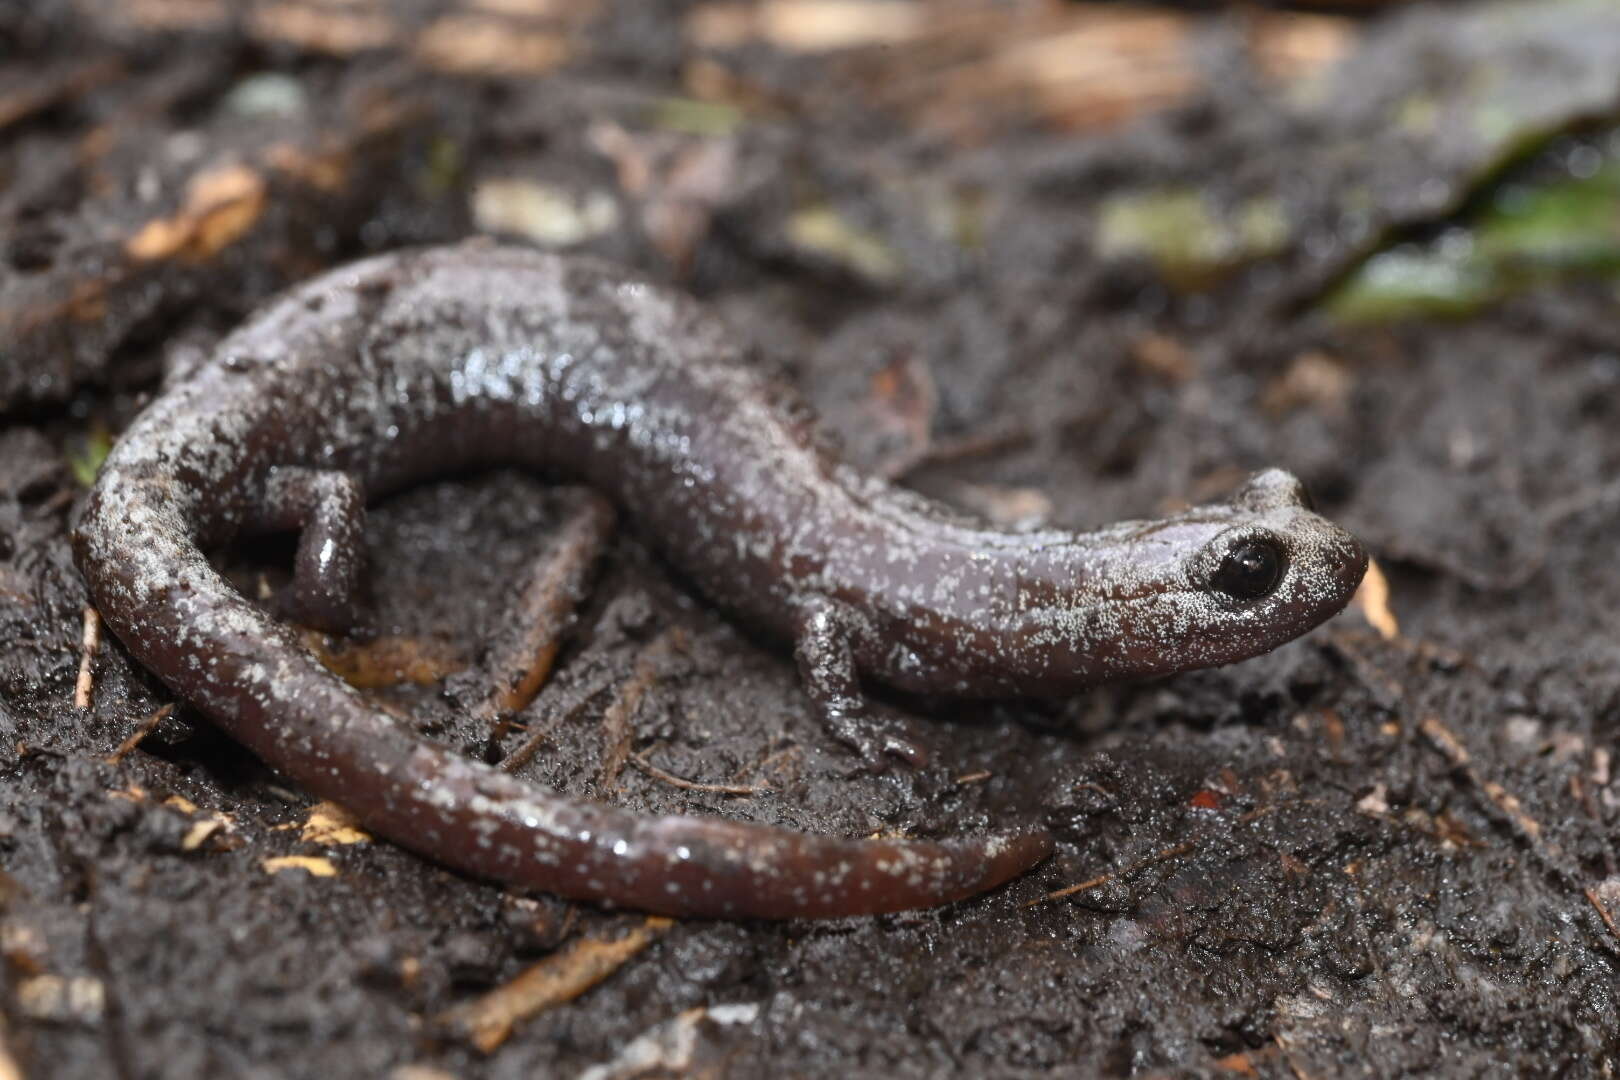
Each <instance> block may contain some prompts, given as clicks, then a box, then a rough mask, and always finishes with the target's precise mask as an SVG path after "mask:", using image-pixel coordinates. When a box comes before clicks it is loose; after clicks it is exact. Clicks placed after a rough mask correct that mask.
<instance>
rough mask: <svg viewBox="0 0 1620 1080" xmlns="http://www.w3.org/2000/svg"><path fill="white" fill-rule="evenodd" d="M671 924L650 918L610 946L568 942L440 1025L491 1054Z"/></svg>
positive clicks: (591, 940) (587, 940) (455, 1011)
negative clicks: (522, 1026)
mask: <svg viewBox="0 0 1620 1080" xmlns="http://www.w3.org/2000/svg"><path fill="white" fill-rule="evenodd" d="M673 925H674V920H672V919H666V918H662V917H657V916H655V917H652V918H649V919H647V920H646V921H645V922H643V923H642V924H641V925H640V926H638V927H637V928H636V929H634V930H632V931H630V933H628V934H626V935H625V936H623V937H621V938H618V939H617V940H614V941H601V940H598V939H595V938H581V939H579V940H577V941H574V942H571V943H570V944H568V945H567V946H566V947H564V948H563V949H561V950H560V951H558V952H556V953H553V954H552V955H551V956H548V957H546V958H545V959H544V960H542V961H540V962H539V963H538V964H535V965H534V966H533V967H530V968H528V969H527V970H526V971H524V972H523V973H522V974H520V975H518V977H517V978H515V979H513V980H512V981H511V982H508V983H505V984H503V985H501V986H498V987H496V988H495V989H494V990H491V991H490V992H489V993H487V994H485V995H484V996H482V997H480V998H476V999H475V1000H473V1001H470V1002H468V1003H467V1004H465V1005H462V1006H459V1007H457V1008H454V1009H451V1010H450V1011H448V1012H446V1013H444V1014H442V1015H441V1016H440V1018H439V1020H440V1023H442V1024H444V1025H445V1026H446V1027H448V1028H449V1029H450V1030H452V1031H454V1032H456V1033H457V1034H459V1035H460V1036H462V1037H463V1038H465V1039H467V1040H468V1041H469V1042H471V1043H472V1044H473V1045H474V1046H475V1047H477V1048H478V1049H479V1050H480V1051H482V1052H483V1053H486V1054H488V1053H492V1052H493V1051H494V1050H495V1049H496V1048H497V1047H499V1046H500V1045H501V1044H502V1043H503V1042H505V1041H506V1040H507V1038H508V1037H509V1036H510V1035H511V1034H512V1029H513V1027H514V1026H515V1025H517V1024H518V1023H519V1022H521V1021H523V1020H527V1019H528V1018H530V1017H532V1016H536V1015H538V1014H539V1013H542V1012H544V1011H545V1010H547V1009H550V1008H554V1007H556V1006H558V1005H562V1004H565V1003H567V1002H569V1001H572V1000H574V999H575V998H577V997H579V996H580V995H581V994H583V993H584V992H585V991H587V990H589V989H590V988H591V987H593V986H595V985H596V984H597V983H599V982H601V981H602V980H603V979H606V978H607V977H608V976H609V975H612V974H613V973H614V972H615V971H617V970H619V968H620V967H622V966H624V964H625V963H626V962H627V961H628V960H630V959H631V958H632V957H633V956H635V955H636V954H637V953H639V952H641V951H642V950H643V949H645V948H646V947H647V946H648V945H651V944H652V943H653V942H654V941H656V940H657V939H658V937H659V936H660V935H661V934H663V932H664V931H666V930H668V929H669V928H670V927H671V926H673Z"/></svg>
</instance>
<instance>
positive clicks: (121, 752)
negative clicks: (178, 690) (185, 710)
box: [107, 701, 174, 765]
mask: <svg viewBox="0 0 1620 1080" xmlns="http://www.w3.org/2000/svg"><path fill="white" fill-rule="evenodd" d="M172 712H174V702H172V701H171V702H169V704H167V705H165V706H163V707H162V708H161V709H158V710H157V711H156V712H154V713H153V714H152V715H151V716H148V717H147V718H146V719H145V720H142V721H141V722H140V723H139V724H137V725H135V730H134V731H132V732H130V735H129V738H127V739H125V740H124V741H123V742H121V743H119V744H118V749H116V750H114V751H113V752H112V753H111V754H110V755H109V756H108V757H107V763H108V764H109V765H116V764H118V763H119V762H120V761H123V760H124V758H125V757H127V756H129V752H130V751H131V750H134V749H135V748H136V747H137V746H139V745H141V740H142V739H144V738H146V737H147V736H148V735H150V734H152V732H153V730H154V729H156V727H157V726H158V725H159V724H161V723H163V721H164V719H165V718H166V717H167V716H168V715H169V714H170V713H172Z"/></svg>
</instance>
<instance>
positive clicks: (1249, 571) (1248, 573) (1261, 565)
mask: <svg viewBox="0 0 1620 1080" xmlns="http://www.w3.org/2000/svg"><path fill="white" fill-rule="evenodd" d="M1282 570H1283V555H1282V551H1281V550H1279V549H1278V547H1277V545H1276V544H1273V543H1271V542H1269V541H1266V540H1240V541H1239V542H1238V543H1236V544H1233V545H1232V550H1230V551H1228V552H1227V553H1226V558H1224V559H1222V560H1221V565H1220V568H1219V569H1217V570H1216V571H1215V573H1214V574H1212V575H1210V579H1209V583H1210V585H1212V586H1213V587H1215V588H1216V589H1219V590H1220V591H1221V592H1223V593H1225V594H1226V595H1227V596H1230V597H1232V598H1233V599H1235V600H1258V599H1260V597H1262V596H1265V595H1266V594H1267V593H1269V592H1271V590H1272V589H1275V588H1276V587H1277V582H1278V581H1280V580H1281V579H1282Z"/></svg>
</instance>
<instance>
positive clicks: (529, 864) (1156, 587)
mask: <svg viewBox="0 0 1620 1080" xmlns="http://www.w3.org/2000/svg"><path fill="white" fill-rule="evenodd" d="M789 400H790V399H788V398H786V397H785V396H784V395H783V394H782V393H781V392H780V391H779V390H778V389H777V388H775V387H774V386H773V384H772V383H771V382H770V381H769V380H768V379H766V378H765V377H764V376H763V375H761V374H760V373H759V372H758V371H757V370H755V369H754V368H752V367H751V366H750V365H749V364H748V363H747V362H746V361H745V358H744V357H743V356H742V355H741V351H740V350H739V348H738V346H737V345H736V344H734V343H733V341H732V339H731V338H730V337H729V336H728V335H727V334H726V332H725V331H724V330H723V329H722V327H721V326H720V325H719V324H718V323H717V322H716V321H715V320H714V319H713V318H712V317H710V316H709V315H707V314H705V313H704V311H703V310H702V309H701V308H700V307H699V306H698V305H697V304H696V303H695V302H693V301H691V300H690V299H687V298H685V297H682V296H679V295H676V294H673V293H671V292H667V291H665V290H663V289H659V288H655V287H653V286H650V285H647V284H643V283H641V282H639V281H636V280H634V279H632V278H628V277H625V276H623V274H622V273H620V272H619V271H616V270H613V269H610V268H607V267H605V266H602V265H599V264H597V263H594V262H589V261H583V260H575V259H568V258H559V257H554V256H549V255H544V254H539V253H536V252H533V251H527V250H519V249H512V248H501V247H495V246H490V245H485V244H468V245H464V246H460V247H452V248H443V249H437V250H428V251H418V252H407V253H399V254H392V255H385V256H382V257H379V258H374V259H370V260H367V261H365V262H362V263H358V264H355V265H352V266H348V267H345V268H343V269H341V270H338V271H335V272H333V273H330V274H327V275H325V276H324V277H322V278H320V279H318V280H316V281H313V282H310V283H308V284H306V285H304V286H302V287H301V288H298V289H296V290H294V291H293V292H291V293H289V294H288V295H287V296H285V297H284V298H282V299H281V300H279V301H278V302H276V303H274V304H272V305H271V306H270V307H268V308H267V309H266V310H264V311H262V312H261V313H259V314H258V315H257V316H256V317H254V318H253V319H251V320H250V321H249V322H248V323H247V325H245V326H244V327H242V328H241V329H239V330H238V331H236V332H235V333H234V334H232V335H231V336H230V337H228V338H227V339H225V340H224V341H223V342H222V343H221V344H220V346H219V348H218V352H217V354H216V356H215V358H214V359H213V361H212V362H211V363H209V364H207V365H205V366H204V367H203V368H202V369H201V370H199V371H198V372H197V373H196V374H195V375H194V377H192V378H191V379H189V380H188V381H186V382H184V383H183V384H182V385H180V386H177V387H175V388H174V389H172V390H170V391H168V392H166V393H165V394H163V395H162V396H161V397H160V398H159V399H158V400H157V401H156V402H154V403H153V404H152V406H151V407H150V408H149V409H147V410H146V412H145V413H144V414H142V415H141V416H140V417H139V419H137V420H136V422H135V423H134V424H133V425H132V426H131V427H130V429H129V430H128V431H127V432H126V433H125V434H124V437H123V438H122V440H120V442H119V443H118V446H117V447H116V448H115V449H114V450H113V452H112V455H111V456H110V457H109V458H108V460H107V463H106V466H105V467H104V468H103V470H102V473H101V477H100V479H99V480H98V481H97V483H96V486H95V490H94V491H93V492H92V493H91V495H90V497H89V499H88V501H87V504H86V505H85V507H84V511H83V516H82V518H81V520H80V523H79V527H78V530H77V533H76V537H75V544H76V555H77V559H78V564H79V567H80V569H81V570H82V571H83V573H84V576H85V580H86V581H87V582H88V583H89V587H90V593H91V596H92V597H93V598H94V600H95V603H96V605H97V606H98V607H99V608H100V610H101V614H102V616H103V617H104V619H105V620H106V623H107V625H108V626H109V627H111V628H112V630H113V631H114V632H115V633H116V634H117V635H118V637H119V638H120V639H121V640H122V641H123V643H124V644H125V645H126V646H127V647H128V649H129V651H130V652H131V653H133V654H134V656H135V657H136V658H137V659H138V660H140V662H141V663H143V664H145V665H146V666H147V667H148V668H150V669H151V670H152V671H154V672H155V673H157V675H158V676H159V677H160V678H162V679H163V681H164V682H165V683H167V684H168V685H169V686H170V687H171V688H172V689H173V690H174V692H175V693H177V694H178V695H180V696H181V697H183V698H185V699H187V700H188V701H191V702H193V703H194V704H196V705H197V706H198V707H199V708H201V709H202V710H203V711H204V712H206V713H208V714H209V715H210V716H212V717H213V718H214V719H215V720H217V721H218V722H219V723H220V724H221V725H222V726H223V727H224V728H225V729H226V730H227V731H229V732H230V733H231V734H232V735H234V736H235V737H236V738H237V739H239V740H241V741H242V742H243V743H245V744H246V745H247V746H249V747H250V748H252V750H253V751H254V752H255V753H257V754H259V755H260V756H261V757H262V758H263V759H264V760H265V761H267V762H269V763H270V764H271V765H272V766H274V767H275V768H277V769H279V770H281V771H282V772H284V773H286V774H287V775H288V776H290V777H292V778H293V779H295V780H296V781H297V782H298V783H300V784H302V785H303V786H304V787H306V788H308V789H309V790H310V791H312V792H314V793H315V794H317V795H319V796H322V797H325V798H331V799H334V800H336V801H338V802H340V803H342V804H343V805H345V806H347V807H349V808H350V809H351V810H353V811H354V812H355V813H356V814H357V815H358V816H359V818H360V820H361V821H362V822H364V823H365V824H366V825H367V826H368V827H369V828H371V829H373V830H375V831H376V832H378V833H380V834H381V835H383V836H386V837H389V838H391V839H393V840H395V841H397V842H398V843H400V844H403V845H405V846H407V847H410V848H414V849H415V850H417V851H420V852H422V853H424V854H426V855H429V856H431V857H433V858H435V859H437V860H439V861H441V862H443V863H446V864H448V865H450V866H453V867H457V868H460V869H462V870H466V871H470V872H472V873H475V874H480V875H485V876H488V877H491V878H497V879H500V880H502V881H506V882H511V883H514V884H519V885H523V886H530V887H534V888H538V889H545V890H548V891H551V892H555V893H561V894H562V895H564V896H569V897H574V898H578V899H585V900H596V901H603V902H607V903H612V904H618V905H623V906H626V907H634V908H641V909H644V910H648V911H655V912H663V913H668V914H675V915H702V916H754V917H764V918H786V917H825V916H840V915H855V914H864V913H871V912H881V911H897V910H902V909H905V908H913V907H922V906H928V905H932V904H940V903H944V902H947V901H950V900H955V899H958V898H961V897H965V896H970V895H972V894H974V893H977V892H980V891H981V890H984V889H988V888H990V887H992V886H994V885H997V884H999V883H1001V882H1003V881H1006V880H1007V879H1008V878H1011V877H1013V876H1015V875H1017V874H1019V873H1021V872H1022V871H1024V870H1025V869H1027V868H1028V867H1030V866H1031V865H1033V864H1034V863H1036V862H1038V861H1039V860H1040V859H1042V858H1043V857H1045V856H1046V854H1047V853H1048V852H1049V851H1050V849H1051V839H1050V838H1049V837H1048V836H1047V835H1046V834H1045V833H1042V832H1033V831H1032V832H1009V833H1003V834H997V835H991V836H984V837H976V838H970V839H961V840H954V841H945V842H929V841H922V840H879V839H858V840H848V839H837V838H829V837H818V836H809V835H804V834H800V833H795V832H790V831H787V830H783V829H776V828H768V827H764V826H758V825H748V824H740V823H734V822H728V821H721V820H718V819H709V818H694V817H662V818H647V817H641V816H637V815H634V814H631V813H628V812H626V811H623V810H619V809H615V808H611V807H606V806H601V805H596V804H590V803H580V802H576V801H573V800H570V799H567V798H564V797H562V796H560V795H558V794H556V793H553V792H548V791H545V790H542V789H539V788H536V787H534V786H532V785H530V784H526V783H523V782H521V781H519V780H516V779H514V778H512V777H510V776H508V775H505V774H503V773H500V772H498V771H495V770H493V769H490V768H487V767H485V766H484V765H481V764H478V763H476V762H472V761H468V760H465V759H463V758H461V757H459V756H457V755H455V754H452V753H449V752H448V751H446V750H443V749H441V748H439V747H438V746H436V745H433V744H431V743H429V742H427V741H425V740H423V739H422V738H420V737H418V736H417V735H415V734H414V733H412V732H410V731H408V730H406V729H405V728H404V727H403V726H402V725H400V724H399V723H398V722H396V721H395V720H393V719H391V718H390V717H389V716H388V715H386V714H385V713H383V712H381V711H379V710H377V709H375V708H373V707H371V706H370V705H368V704H367V703H366V702H365V700H364V699H363V698H362V697H361V696H360V694H359V693H358V692H357V691H355V690H354V689H352V688H351V687H349V686H348V685H346V684H345V683H344V682H342V681H341V680H340V679H338V678H337V677H336V676H335V675H333V674H331V673H330V672H328V671H327V670H325V669H324V668H323V667H322V666H321V665H320V663H318V662H317V660H316V659H315V657H314V656H312V655H311V654H310V653H309V651H308V650H306V649H305V648H304V647H302V646H301V645H300V644H299V642H298V641H297V639H296V638H295V637H294V635H293V633H292V632H291V631H290V630H289V629H287V628H286V627H285V626H283V625H282V624H280V623H279V622H277V621H276V620H275V619H272V618H271V617H269V616H268V615H267V614H265V613H264V612H263V611H261V610H260V609H259V608H258V607H256V606H254V605H253V604H251V603H249V602H248V601H247V600H245V599H244V598H243V597H241V596H240V595H239V594H237V593H236V592H235V591H234V590H233V589H231V588H230V587H229V586H228V585H227V584H226V582H225V581H224V580H223V579H222V578H221V577H220V576H219V574H218V573H216V572H215V571H214V570H213V569H212V568H211V566H210V565H209V563H208V561H207V560H206V559H205V557H204V555H203V550H204V549H206V548H210V547H215V546H218V545H221V544H224V543H227V542H228V541H230V540H231V539H232V538H233V537H235V536H237V535H239V534H242V533H245V532H249V531H256V530H264V529H285V528H294V527H297V528H302V530H303V533H302V537H301V539H300V543H299V549H298V554H297V564H296V574H295V581H294V589H295V592H296V595H297V598H298V613H299V617H300V619H301V620H302V621H306V622H309V623H312V624H315V625H320V626H324V627H327V628H334V629H340V628H342V627H344V626H345V625H348V624H349V623H350V622H351V621H352V620H353V619H354V617H355V601H354V594H355V587H356V583H357V582H358V580H359V577H360V572H361V565H360V556H361V533H362V515H363V508H364V504H365V501H366V500H367V499H370V498H375V497H376V496H378V495H380V494H382V493H385V492H389V491H393V490H395V489H398V488H401V487H404V486H406V485H409V484H412V483H415V482H417V481H420V480H422V479H424V478H426V477H430V476H434V475H438V474H443V473H446V472H448V471H451V470H458V469H465V468H468V467H472V466H485V465H495V464H498V463H499V464H518V465H524V466H532V467H536V468H539V467H544V468H547V469H557V468H560V469H562V470H564V471H566V472H570V473H572V474H574V475H576V476H578V477H580V478H582V479H584V480H585V481H587V482H589V483H590V484H593V485H595V486H596V487H597V488H599V489H601V490H602V491H603V492H605V493H607V494H608V495H610V496H611V497H612V498H613V499H614V500H615V501H616V502H617V503H618V504H619V505H620V506H621V507H623V508H624V509H625V510H627V511H628V512H629V513H630V514H631V515H633V517H634V518H635V520H636V521H637V522H639V523H640V525H641V526H642V528H643V531H644V533H645V535H646V536H647V537H648V538H649V539H650V540H652V541H654V542H655V543H656V544H657V545H658V546H659V547H660V548H661V549H662V550H663V552H664V553H665V554H666V555H667V556H668V557H669V558H670V559H671V560H673V562H674V563H675V564H677V565H678V566H680V567H681V568H682V569H684V570H685V571H686V572H687V573H688V574H690V575H691V577H692V579H693V580H694V581H695V582H696V584H697V585H698V586H699V587H700V588H701V589H702V590H703V591H704V592H705V593H706V594H707V595H708V596H709V597H711V598H712V599H714V600H715V601H717V602H719V603H721V604H723V605H724V606H725V607H727V608H728V609H730V610H731V611H733V612H734V613H735V614H737V615H738V616H740V617H742V618H743V619H746V620H748V621H750V622H751V623H753V624H755V625H757V626H760V627H762V628H765V629H767V630H769V631H773V632H775V633H777V634H780V635H781V636H782V637H783V638H786V639H790V640H792V641H794V642H796V643H797V655H798V658H799V664H800V667H801V669H802V672H803V676H804V682H805V685H806V686H807V687H808V689H809V692H810V695H811V697H812V698H813V699H814V700H815V701H816V703H817V704H818V706H819V707H820V709H821V711H822V712H823V714H824V715H825V717H826V718H827V721H828V723H829V725H830V728H831V730H832V731H833V732H834V733H835V734H836V735H837V736H838V737H839V738H840V739H842V740H844V741H845V742H848V743H850V744H852V745H854V746H855V747H856V748H857V749H858V750H860V751H861V752H862V753H864V754H866V755H867V756H868V757H869V758H871V757H874V756H880V755H881V754H883V753H885V752H889V753H907V752H909V750H910V747H909V746H908V745H907V744H906V743H904V742H903V741H902V740H898V739H896V738H894V737H892V736H883V735H880V734H876V733H874V729H873V728H872V726H871V725H870V723H869V722H868V720H867V717H866V715H865V705H864V701H863V698H862V695H861V691H860V684H859V678H860V677H861V676H866V677H870V678H873V679H877V680H880V681H882V682H884V683H887V684H889V685H891V686H894V687H898V688H901V689H904V690H910V691H922V692H927V693H933V694H941V693H942V694H952V695H966V696H981V695H995V696H1001V695H1024V694H1062V693H1066V692H1068V691H1071V690H1074V689H1076V688H1078V687H1083V686H1086V685H1088V684H1092V683H1096V682H1098V681H1101V680H1106V679H1120V678H1136V677H1143V676H1152V675H1162V674H1166V673H1169V672H1176V671H1184V670H1187V669H1189V668H1199V667H1206V666H1210V665H1216V664H1226V663H1230V662H1232V661H1235V660H1241V659H1243V658H1245V657H1250V656H1254V655H1256V654H1258V653H1263V652H1265V651H1266V650H1268V649H1271V648H1273V647H1274V646H1276V645H1279V644H1281V643H1282V642H1285V641H1287V640H1289V639H1290V638H1293V637H1295V636H1297V635H1299V634H1301V633H1303V632H1305V631H1306V630H1308V629H1310V628H1311V627H1313V626H1315V625H1316V624H1318V623H1320V622H1321V621H1322V620H1323V619H1326V618H1327V617H1328V616H1330V615H1332V614H1333V613H1335V612H1337V611H1338V610H1339V609H1340V608H1342V607H1343V606H1344V605H1345V603H1346V602H1347V601H1348V600H1349V598H1350V596H1351V594H1352V592H1353V591H1354V590H1355V588H1356V585H1357V583H1358V582H1359V581H1360V580H1361V576H1362V572H1363V570H1364V569H1365V566H1366V555H1365V554H1364V553H1363V551H1362V549H1361V547H1360V545H1359V544H1357V543H1356V541H1355V540H1354V539H1352V538H1351V537H1350V536H1349V535H1348V534H1346V533H1345V532H1344V531H1343V530H1341V529H1339V528H1338V527H1336V526H1334V525H1332V524H1331V523H1329V522H1328V521H1326V520H1324V519H1323V518H1321V517H1318V516H1317V515H1316V514H1314V513H1312V512H1311V511H1310V509H1309V508H1308V506H1307V505H1306V504H1305V502H1304V498H1303V493H1302V490H1301V488H1300V485H1299V483H1298V481H1296V480H1294V479H1293V478H1292V477H1291V476H1289V475H1288V474H1286V473H1283V472H1279V471H1270V472H1265V473H1261V474H1259V475H1258V476H1256V477H1254V478H1253V479H1252V480H1250V481H1249V483H1248V484H1247V485H1246V486H1245V487H1244V488H1243V489H1242V490H1241V491H1239V492H1238V493H1237V494H1236V495H1235V496H1233V497H1232V499H1231V500H1230V501H1228V502H1225V503H1221V504H1218V505H1212V506H1205V507H1201V508H1197V509H1193V510H1189V511H1187V512H1185V513H1181V514H1177V515H1175V516H1173V517H1169V518H1165V519H1163V520H1159V521H1148V522H1131V523H1125V524H1119V525H1114V526H1111V527H1108V528H1105V529H1102V530H1100V531H1097V532H1091V533H1071V532H1060V531H1038V532H1006V531H1001V530H997V529H993V528H991V527H989V526H986V525H983V524H978V523H973V522H970V521H967V520H965V519H964V518H962V517H961V516H960V515H958V514H954V513H950V512H946V511H944V510H942V509H941V508H939V507H936V506H934V505H932V504H930V503H929V502H928V501H927V500H925V499H922V498H920V497H919V496H916V495H914V494H910V493H907V492H904V491H901V490H897V489H895V488H892V487H890V486H889V485H887V484H885V483H882V482H880V481H877V480H874V479H872V478H870V477H866V476H863V475H861V474H859V473H857V472H855V471H853V470H852V469H850V468H849V467H848V466H846V465H843V464H840V463H839V462H838V461H837V460H835V459H834V458H833V457H832V456H831V455H830V454H829V453H828V452H827V451H826V450H825V449H824V448H823V447H822V445H821V444H820V443H819V442H818V441H817V440H816V439H815V438H814V435H813V429H812V426H811V422H810V421H809V419H808V418H807V417H806V416H805V415H804V413H803V411H802V410H796V409H794V408H792V407H791V406H790V405H789V404H788V401H789Z"/></svg>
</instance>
